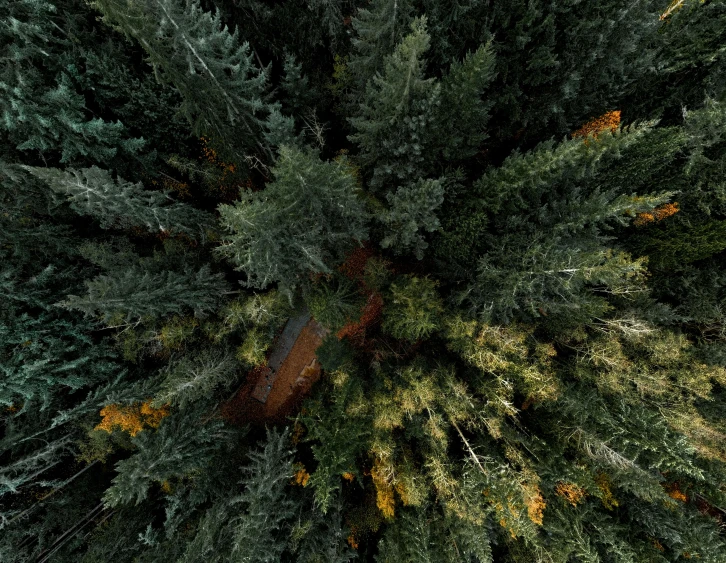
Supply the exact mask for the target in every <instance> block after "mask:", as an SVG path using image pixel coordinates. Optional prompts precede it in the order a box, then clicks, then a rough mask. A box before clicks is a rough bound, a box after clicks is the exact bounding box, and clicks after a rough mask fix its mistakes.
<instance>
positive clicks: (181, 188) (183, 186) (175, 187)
mask: <svg viewBox="0 0 726 563" xmlns="http://www.w3.org/2000/svg"><path fill="white" fill-rule="evenodd" d="M151 185H152V186H156V187H161V188H162V189H164V190H168V191H170V192H176V193H177V194H178V195H179V197H181V198H186V197H190V196H191V192H190V191H189V184H187V183H186V182H180V181H179V180H175V179H174V178H169V177H168V176H166V177H165V178H164V179H163V180H162V181H161V183H159V181H158V180H151Z"/></svg>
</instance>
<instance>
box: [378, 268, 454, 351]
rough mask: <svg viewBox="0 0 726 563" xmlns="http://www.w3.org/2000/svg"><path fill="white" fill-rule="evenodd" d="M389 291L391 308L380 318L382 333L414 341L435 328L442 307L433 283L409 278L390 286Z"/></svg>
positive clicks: (426, 279)
mask: <svg viewBox="0 0 726 563" xmlns="http://www.w3.org/2000/svg"><path fill="white" fill-rule="evenodd" d="M390 292H391V297H390V305H389V306H388V307H386V308H385V313H384V317H383V330H384V331H385V332H387V333H388V334H390V335H391V336H393V337H394V338H405V339H407V340H411V341H416V340H419V339H420V338H425V337H427V336H429V335H430V334H431V333H432V332H433V331H435V330H436V329H437V328H438V324H439V317H440V315H441V313H442V311H443V307H442V305H441V300H440V298H439V296H438V294H437V292H436V282H435V281H434V280H431V279H429V278H417V277H413V276H409V277H407V278H405V279H403V280H401V282H399V283H396V282H394V283H393V284H391V288H390Z"/></svg>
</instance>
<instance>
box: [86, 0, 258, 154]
mask: <svg viewBox="0 0 726 563" xmlns="http://www.w3.org/2000/svg"><path fill="white" fill-rule="evenodd" d="M96 6H98V8H99V9H100V10H101V11H102V12H103V14H104V16H105V17H106V18H107V19H108V21H109V23H111V24H113V25H117V26H119V28H120V29H121V30H122V31H123V32H124V33H126V34H128V35H129V36H131V37H133V38H134V39H136V40H137V41H138V42H139V44H140V45H141V46H142V47H143V48H144V50H145V51H146V53H147V54H148V56H149V62H150V63H151V64H152V65H153V66H154V68H155V69H156V70H157V72H158V76H160V77H161V78H162V79H163V80H165V81H168V82H170V83H172V84H174V86H175V87H176V88H177V90H178V91H179V92H180V93H181V95H182V98H183V103H182V108H181V109H182V111H183V113H184V114H185V115H186V117H187V119H189V121H190V123H191V124H192V126H193V129H194V131H195V133H197V134H200V135H209V136H211V137H212V138H213V139H214V140H215V141H216V142H218V143H220V144H221V145H222V146H223V147H224V148H225V149H226V151H227V152H228V153H229V154H232V155H236V156H241V155H240V153H239V150H240V149H239V148H237V146H236V145H237V142H239V141H240V140H242V139H244V141H243V143H244V149H246V150H255V149H260V150H262V151H265V150H268V149H267V148H266V147H265V146H263V144H262V138H261V136H262V135H261V131H262V128H263V121H264V119H265V117H266V115H265V114H266V113H267V112H268V111H269V109H268V108H267V107H266V105H265V103H264V102H263V100H262V98H263V94H264V90H265V83H266V80H267V76H266V74H265V72H264V70H263V69H260V68H258V67H257V66H256V65H255V63H254V62H253V60H252V59H253V55H252V53H251V51H250V48H249V45H248V44H246V43H242V44H240V43H239V40H238V35H237V33H236V32H235V33H230V31H229V29H228V28H227V27H226V26H223V25H222V23H221V19H220V15H219V13H216V14H210V13H209V12H205V11H204V10H202V8H201V7H200V5H199V4H198V3H197V2H188V1H185V2H181V1H180V0H162V1H156V0H149V1H146V2H142V3H138V4H133V5H131V4H128V3H125V2H121V1H118V0H99V1H98V2H96Z"/></svg>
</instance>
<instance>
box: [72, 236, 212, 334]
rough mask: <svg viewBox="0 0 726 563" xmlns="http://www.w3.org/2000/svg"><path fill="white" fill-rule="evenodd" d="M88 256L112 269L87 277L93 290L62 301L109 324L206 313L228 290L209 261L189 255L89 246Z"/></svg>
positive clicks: (102, 265)
mask: <svg viewBox="0 0 726 563" xmlns="http://www.w3.org/2000/svg"><path fill="white" fill-rule="evenodd" d="M87 253H88V254H87V256H88V258H89V259H91V260H92V261H94V262H96V263H97V264H99V265H100V266H101V267H102V268H103V269H104V270H105V271H106V274H104V275H99V276H96V277H95V278H93V279H92V280H89V281H86V282H85V284H86V287H87V289H88V294H87V295H85V296H79V295H69V296H68V298H67V299H66V300H65V301H63V302H62V303H61V304H60V305H62V306H63V307H65V308H67V309H71V310H77V311H82V312H83V313H85V314H86V315H96V316H98V317H100V318H101V319H102V320H103V322H105V323H106V324H113V323H116V324H126V323H132V322H138V321H141V320H143V319H145V318H151V319H155V318H159V317H161V316H164V315H171V314H174V313H176V314H180V313H185V312H188V311H192V312H194V313H196V314H203V313H205V312H207V311H210V310H211V309H212V308H213V307H214V306H215V305H216V304H217V303H219V301H220V298H221V296H222V293H223V292H224V290H225V289H226V287H225V283H224V281H223V279H222V276H221V275H220V274H214V273H212V271H211V269H210V267H209V265H208V264H204V265H203V266H201V267H195V266H194V265H193V264H191V263H189V262H186V261H185V256H184V254H180V255H174V254H167V255H157V256H154V257H151V258H140V257H138V256H135V255H134V254H132V253H128V252H120V253H114V252H113V251H112V250H111V249H109V248H107V247H98V248H88V249H87Z"/></svg>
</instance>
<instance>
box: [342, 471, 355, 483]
mask: <svg viewBox="0 0 726 563" xmlns="http://www.w3.org/2000/svg"><path fill="white" fill-rule="evenodd" d="M343 479H345V480H346V481H348V482H349V483H352V482H353V479H355V475H353V474H352V473H350V472H349V471H348V472H346V473H343Z"/></svg>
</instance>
